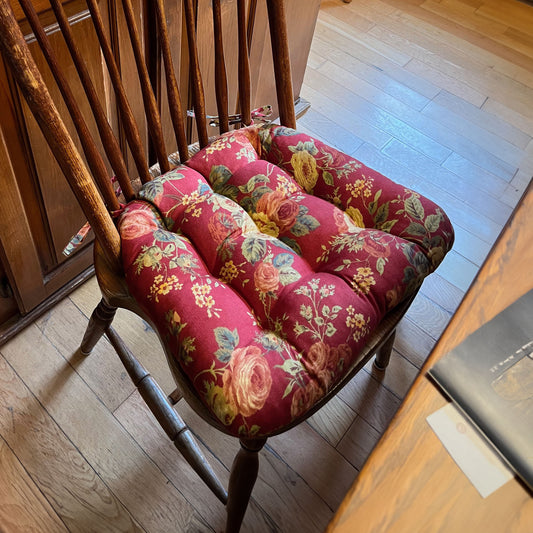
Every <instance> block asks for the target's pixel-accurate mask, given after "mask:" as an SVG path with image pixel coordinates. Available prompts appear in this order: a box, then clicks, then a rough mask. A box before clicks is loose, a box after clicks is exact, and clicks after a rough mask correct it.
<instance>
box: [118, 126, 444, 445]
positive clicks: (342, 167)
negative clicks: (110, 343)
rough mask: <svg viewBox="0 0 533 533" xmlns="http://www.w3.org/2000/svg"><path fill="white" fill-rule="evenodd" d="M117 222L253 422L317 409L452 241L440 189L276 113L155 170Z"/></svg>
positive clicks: (146, 298) (278, 423) (199, 356)
mask: <svg viewBox="0 0 533 533" xmlns="http://www.w3.org/2000/svg"><path fill="white" fill-rule="evenodd" d="M119 230H120V233H121V236H122V257H123V263H124V268H125V272H126V278H127V280H128V284H129V286H130V290H131V292H132V294H133V296H134V297H135V298H136V299H137V301H138V302H139V304H140V305H141V307H142V308H143V309H144V310H145V312H146V313H147V314H148V315H149V316H150V317H151V319H152V320H153V322H154V323H155V324H156V326H157V328H158V330H159V333H160V335H161V337H162V338H163V340H164V342H165V343H166V344H167V347H168V350H169V352H170V353H172V354H174V356H175V358H176V360H177V361H178V363H179V364H180V366H181V367H182V369H183V371H184V373H185V374H186V375H187V376H188V379H189V382H190V383H191V386H192V387H193V388H195V389H196V391H197V393H198V396H199V397H200V398H201V400H202V401H203V402H204V403H205V405H206V406H208V407H209V408H210V410H211V412H212V413H213V416H214V418H215V419H216V420H218V421H219V423H220V425H221V426H222V427H223V429H225V430H226V431H227V432H229V433H232V434H234V435H238V436H241V437H254V436H260V435H263V436H266V435H269V434H272V433H274V432H276V431H279V430H281V429H282V428H283V427H284V426H286V425H288V424H290V423H291V422H292V421H293V420H294V418H295V417H298V416H301V415H304V414H305V413H306V412H307V411H308V410H309V409H311V408H312V407H313V406H314V405H315V404H316V402H317V401H318V400H319V399H320V398H322V397H323V395H324V394H325V393H326V392H327V391H328V390H329V389H330V388H331V387H332V386H333V385H334V384H335V383H336V382H338V380H339V379H340V377H341V376H342V375H343V374H344V373H345V372H347V371H348V370H349V369H350V366H351V365H352V364H353V363H354V362H355V361H356V358H357V354H358V353H359V351H360V349H361V348H362V346H363V345H364V343H365V342H366V340H367V339H368V336H369V335H370V334H371V333H372V331H373V330H374V329H375V327H376V326H377V325H378V324H379V321H380V320H381V319H382V318H383V316H384V315H385V313H386V312H387V311H388V310H390V309H391V308H392V307H394V306H395V305H397V304H398V303H399V302H400V301H402V300H403V299H405V298H407V297H408V296H409V295H410V294H412V293H413V291H414V290H416V288H417V287H418V286H419V284H420V283H421V282H422V280H423V278H424V277H425V276H426V275H428V274H429V273H430V272H431V271H432V270H434V269H435V268H436V267H437V266H438V264H439V263H440V261H441V260H442V258H443V257H444V255H445V253H446V252H447V251H448V250H449V248H450V247H451V244H452V241H453V230H452V227H451V224H450V222H449V220H448V219H447V217H446V215H445V214H444V213H443V212H442V210H441V209H440V208H439V207H438V206H436V205H435V204H434V203H432V202H430V201H429V200H427V199H426V198H423V197H420V195H417V194H416V193H414V192H412V191H410V190H408V189H405V188H404V187H401V186H400V185H397V184H395V183H393V182H391V181H390V180H388V179H387V178H385V177H384V176H382V175H380V174H378V173H376V172H375V171H373V170H371V169H368V168H366V167H364V166H363V165H361V164H360V163H358V162H357V161H354V160H353V159H352V158H350V157H348V156H347V155H345V154H342V153H340V152H338V151H336V150H334V149H332V148H330V147H327V146H325V145H324V144H322V143H320V142H318V141H317V140H314V139H312V138H310V137H308V136H306V135H303V134H299V133H297V132H295V131H293V130H289V129H287V128H281V127H275V126H274V127H268V128H258V127H255V126H252V127H249V128H245V129H242V130H238V131H235V132H230V133H228V134H226V135H224V136H222V137H221V138H219V139H218V140H216V141H215V142H214V143H213V144H211V145H210V146H208V147H207V148H205V149H204V150H202V151H200V152H199V153H198V154H196V155H195V156H194V157H192V158H191V159H190V161H188V163H187V166H181V167H178V168H177V169H175V170H172V171H171V172H169V173H167V174H165V175H163V176H161V177H159V178H157V179H156V180H154V181H153V182H150V183H149V184H147V185H145V186H144V188H143V190H142V191H141V193H140V200H138V201H135V202H132V203H130V204H129V205H128V207H127V208H126V209H125V211H124V213H123V215H122V216H121V218H120V220H119Z"/></svg>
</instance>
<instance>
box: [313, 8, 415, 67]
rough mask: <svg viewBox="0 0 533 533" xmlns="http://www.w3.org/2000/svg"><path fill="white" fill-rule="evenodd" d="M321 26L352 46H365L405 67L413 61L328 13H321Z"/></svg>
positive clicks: (408, 56)
mask: <svg viewBox="0 0 533 533" xmlns="http://www.w3.org/2000/svg"><path fill="white" fill-rule="evenodd" d="M320 24H321V25H324V26H325V27H326V28H327V29H329V30H330V31H332V32H335V33H336V34H337V35H339V36H342V38H343V39H347V40H348V41H349V43H350V45H353V44H363V45H364V47H365V48H366V49H368V50H370V51H372V52H374V53H377V54H379V55H381V56H383V57H385V58H386V59H388V60H389V61H392V62H394V63H396V64H398V65H401V66H404V65H406V64H407V63H408V62H409V61H410V60H411V56H410V55H408V54H405V53H403V52H402V51H400V50H398V49H396V48H394V47H393V46H390V45H388V44H386V43H384V42H382V41H381V40H380V39H378V38H376V37H373V36H371V35H370V34H369V33H368V32H364V33H362V32H359V31H358V30H357V29H356V28H353V27H352V26H350V24H349V23H347V22H345V21H343V20H340V19H338V18H336V17H333V16H331V15H330V14H329V13H327V12H326V11H321V12H320Z"/></svg>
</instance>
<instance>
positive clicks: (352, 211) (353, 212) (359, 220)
mask: <svg viewBox="0 0 533 533" xmlns="http://www.w3.org/2000/svg"><path fill="white" fill-rule="evenodd" d="M346 214H347V215H348V216H349V217H350V218H351V219H352V220H353V222H354V224H355V225H356V226H357V227H359V228H364V227H365V223H364V221H363V215H362V213H361V211H359V209H357V207H348V209H346Z"/></svg>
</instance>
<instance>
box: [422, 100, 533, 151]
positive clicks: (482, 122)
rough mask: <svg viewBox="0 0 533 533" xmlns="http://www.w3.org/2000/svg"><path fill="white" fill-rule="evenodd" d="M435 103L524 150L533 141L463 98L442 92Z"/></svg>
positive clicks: (517, 129) (512, 126)
mask: <svg viewBox="0 0 533 533" xmlns="http://www.w3.org/2000/svg"><path fill="white" fill-rule="evenodd" d="M433 103H434V104H436V105H438V106H441V107H443V108H445V109H447V110H449V111H451V112H452V113H453V115H454V118H455V117H462V118H464V119H466V120H468V121H469V122H472V123H473V124H476V125H477V126H479V127H480V128H482V129H484V130H486V131H488V132H490V133H492V134H494V135H496V136H498V137H500V138H502V139H505V140H506V141H508V142H509V143H511V144H512V145H514V146H516V147H517V148H519V149H521V150H524V149H525V148H526V146H527V145H528V144H529V142H530V141H531V135H528V134H527V133H524V132H523V131H521V130H520V129H519V128H517V127H516V126H514V125H513V124H510V123H508V122H507V121H505V120H502V119H501V118H499V117H497V116H496V115H492V114H491V113H487V112H486V111H485V110H481V109H480V108H478V107H476V106H473V105H471V104H468V102H465V101H464V100H462V99H461V98H457V97H456V96H454V95H453V94H451V93H448V92H447V91H441V92H440V93H439V94H438V95H437V96H436V97H435V98H434V99H433Z"/></svg>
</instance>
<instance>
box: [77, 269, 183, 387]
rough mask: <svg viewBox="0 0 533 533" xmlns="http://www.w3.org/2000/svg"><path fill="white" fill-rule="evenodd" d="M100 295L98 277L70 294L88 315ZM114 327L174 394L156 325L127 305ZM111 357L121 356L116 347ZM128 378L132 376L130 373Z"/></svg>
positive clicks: (138, 357)
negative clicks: (154, 329) (132, 310)
mask: <svg viewBox="0 0 533 533" xmlns="http://www.w3.org/2000/svg"><path fill="white" fill-rule="evenodd" d="M100 298H101V296H100V289H99V288H98V283H97V281H96V278H92V279H91V280H89V281H88V282H87V283H84V284H83V285H82V286H81V287H79V288H78V289H77V290H76V291H74V292H73V293H72V294H71V295H70V299H71V300H72V302H73V303H74V304H75V305H76V307H77V308H78V309H80V311H82V312H83V314H84V315H85V316H86V317H90V316H91V313H92V312H93V310H94V308H95V307H96V305H97V304H98V302H99V301H100ZM113 327H114V328H115V329H116V331H117V332H118V334H119V335H120V336H121V337H123V338H124V339H128V346H130V348H131V349H132V350H133V352H134V354H135V357H137V359H138V360H139V361H140V362H141V364H143V365H144V366H145V367H146V368H147V370H148V371H149V372H150V374H151V375H152V376H153V377H154V378H155V379H156V381H157V382H158V383H159V386H160V387H161V388H162V389H163V391H164V392H165V394H170V393H171V392H172V391H173V390H174V389H175V388H176V385H175V382H174V379H173V378H172V375H171V373H170V371H169V368H168V364H167V362H166V356H165V354H164V352H163V349H162V347H161V343H160V342H159V338H158V337H157V334H156V333H155V332H154V331H153V330H152V328H151V327H150V326H149V325H148V324H147V323H146V322H145V321H144V320H142V319H141V318H139V317H138V316H137V315H135V314H134V313H131V312H130V311H126V310H124V309H119V310H118V311H117V314H116V316H115V319H114V320H113ZM100 343H103V344H104V346H107V347H108V346H109V344H108V342H107V340H106V339H102V340H101V341H100ZM90 357H91V356H90ZM107 357H108V358H109V359H114V360H116V359H117V358H118V356H117V355H116V353H115V352H113V351H112V350H110V351H109V352H108V355H107ZM119 368H122V367H119ZM122 372H123V370H122ZM125 379H129V378H127V377H126V378H125ZM129 392H131V390H129Z"/></svg>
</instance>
